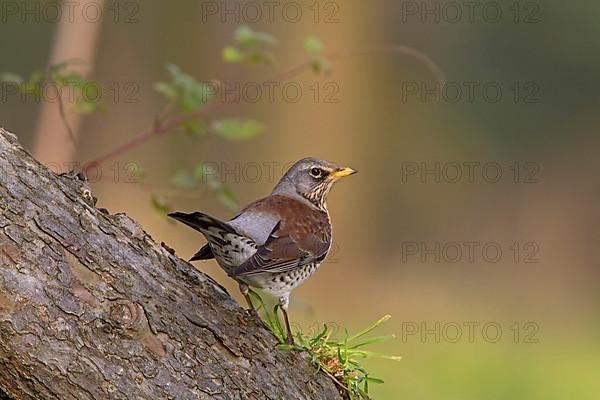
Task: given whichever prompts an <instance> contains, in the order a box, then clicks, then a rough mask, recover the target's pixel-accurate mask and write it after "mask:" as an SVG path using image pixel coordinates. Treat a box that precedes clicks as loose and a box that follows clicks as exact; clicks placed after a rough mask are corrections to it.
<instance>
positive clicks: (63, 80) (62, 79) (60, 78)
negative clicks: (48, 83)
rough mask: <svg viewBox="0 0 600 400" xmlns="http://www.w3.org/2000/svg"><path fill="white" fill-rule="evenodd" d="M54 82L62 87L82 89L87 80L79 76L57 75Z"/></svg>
mask: <svg viewBox="0 0 600 400" xmlns="http://www.w3.org/2000/svg"><path fill="white" fill-rule="evenodd" d="M56 82H57V83H60V84H63V85H74V86H78V87H82V86H83V85H85V84H86V83H88V80H87V79H85V78H84V77H83V76H81V75H79V74H69V75H57V76H56Z"/></svg>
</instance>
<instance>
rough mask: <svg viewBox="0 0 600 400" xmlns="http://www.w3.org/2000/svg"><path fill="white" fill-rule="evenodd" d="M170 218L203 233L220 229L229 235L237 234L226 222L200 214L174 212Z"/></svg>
mask: <svg viewBox="0 0 600 400" xmlns="http://www.w3.org/2000/svg"><path fill="white" fill-rule="evenodd" d="M169 217H171V218H173V219H176V220H177V221H179V222H183V223H184V224H186V225H187V226H189V227H190V228H192V229H195V230H197V231H199V232H202V233H207V232H208V231H210V230H211V228H218V229H220V230H222V231H225V232H228V233H236V232H235V230H234V229H233V228H232V227H231V226H229V225H227V224H226V223H225V222H223V221H221V220H218V219H216V218H213V217H211V216H210V215H206V214H202V213H200V212H193V213H190V214H186V213H182V212H173V213H170V214H169Z"/></svg>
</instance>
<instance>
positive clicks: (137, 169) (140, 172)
mask: <svg viewBox="0 0 600 400" xmlns="http://www.w3.org/2000/svg"><path fill="white" fill-rule="evenodd" d="M126 168H127V170H128V171H129V172H130V173H131V175H129V176H128V177H127V179H128V180H130V181H131V182H140V181H143V180H144V178H145V177H146V171H145V170H144V168H143V167H142V166H141V165H140V164H138V163H136V162H130V163H128V164H127V165H126Z"/></svg>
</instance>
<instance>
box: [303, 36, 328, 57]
mask: <svg viewBox="0 0 600 400" xmlns="http://www.w3.org/2000/svg"><path fill="white" fill-rule="evenodd" d="M304 48H305V49H306V51H308V52H309V53H319V52H321V51H323V49H324V48H325V46H324V45H323V42H321V40H320V39H319V38H318V37H316V36H315V35H310V36H308V37H307V38H306V40H304Z"/></svg>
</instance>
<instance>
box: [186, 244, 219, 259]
mask: <svg viewBox="0 0 600 400" xmlns="http://www.w3.org/2000/svg"><path fill="white" fill-rule="evenodd" d="M211 258H215V255H214V254H213V252H212V249H211V248H210V244H208V243H206V244H205V245H204V246H202V248H201V249H200V250H198V251H197V252H196V254H194V256H193V257H192V258H190V261H197V260H210V259H211Z"/></svg>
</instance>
